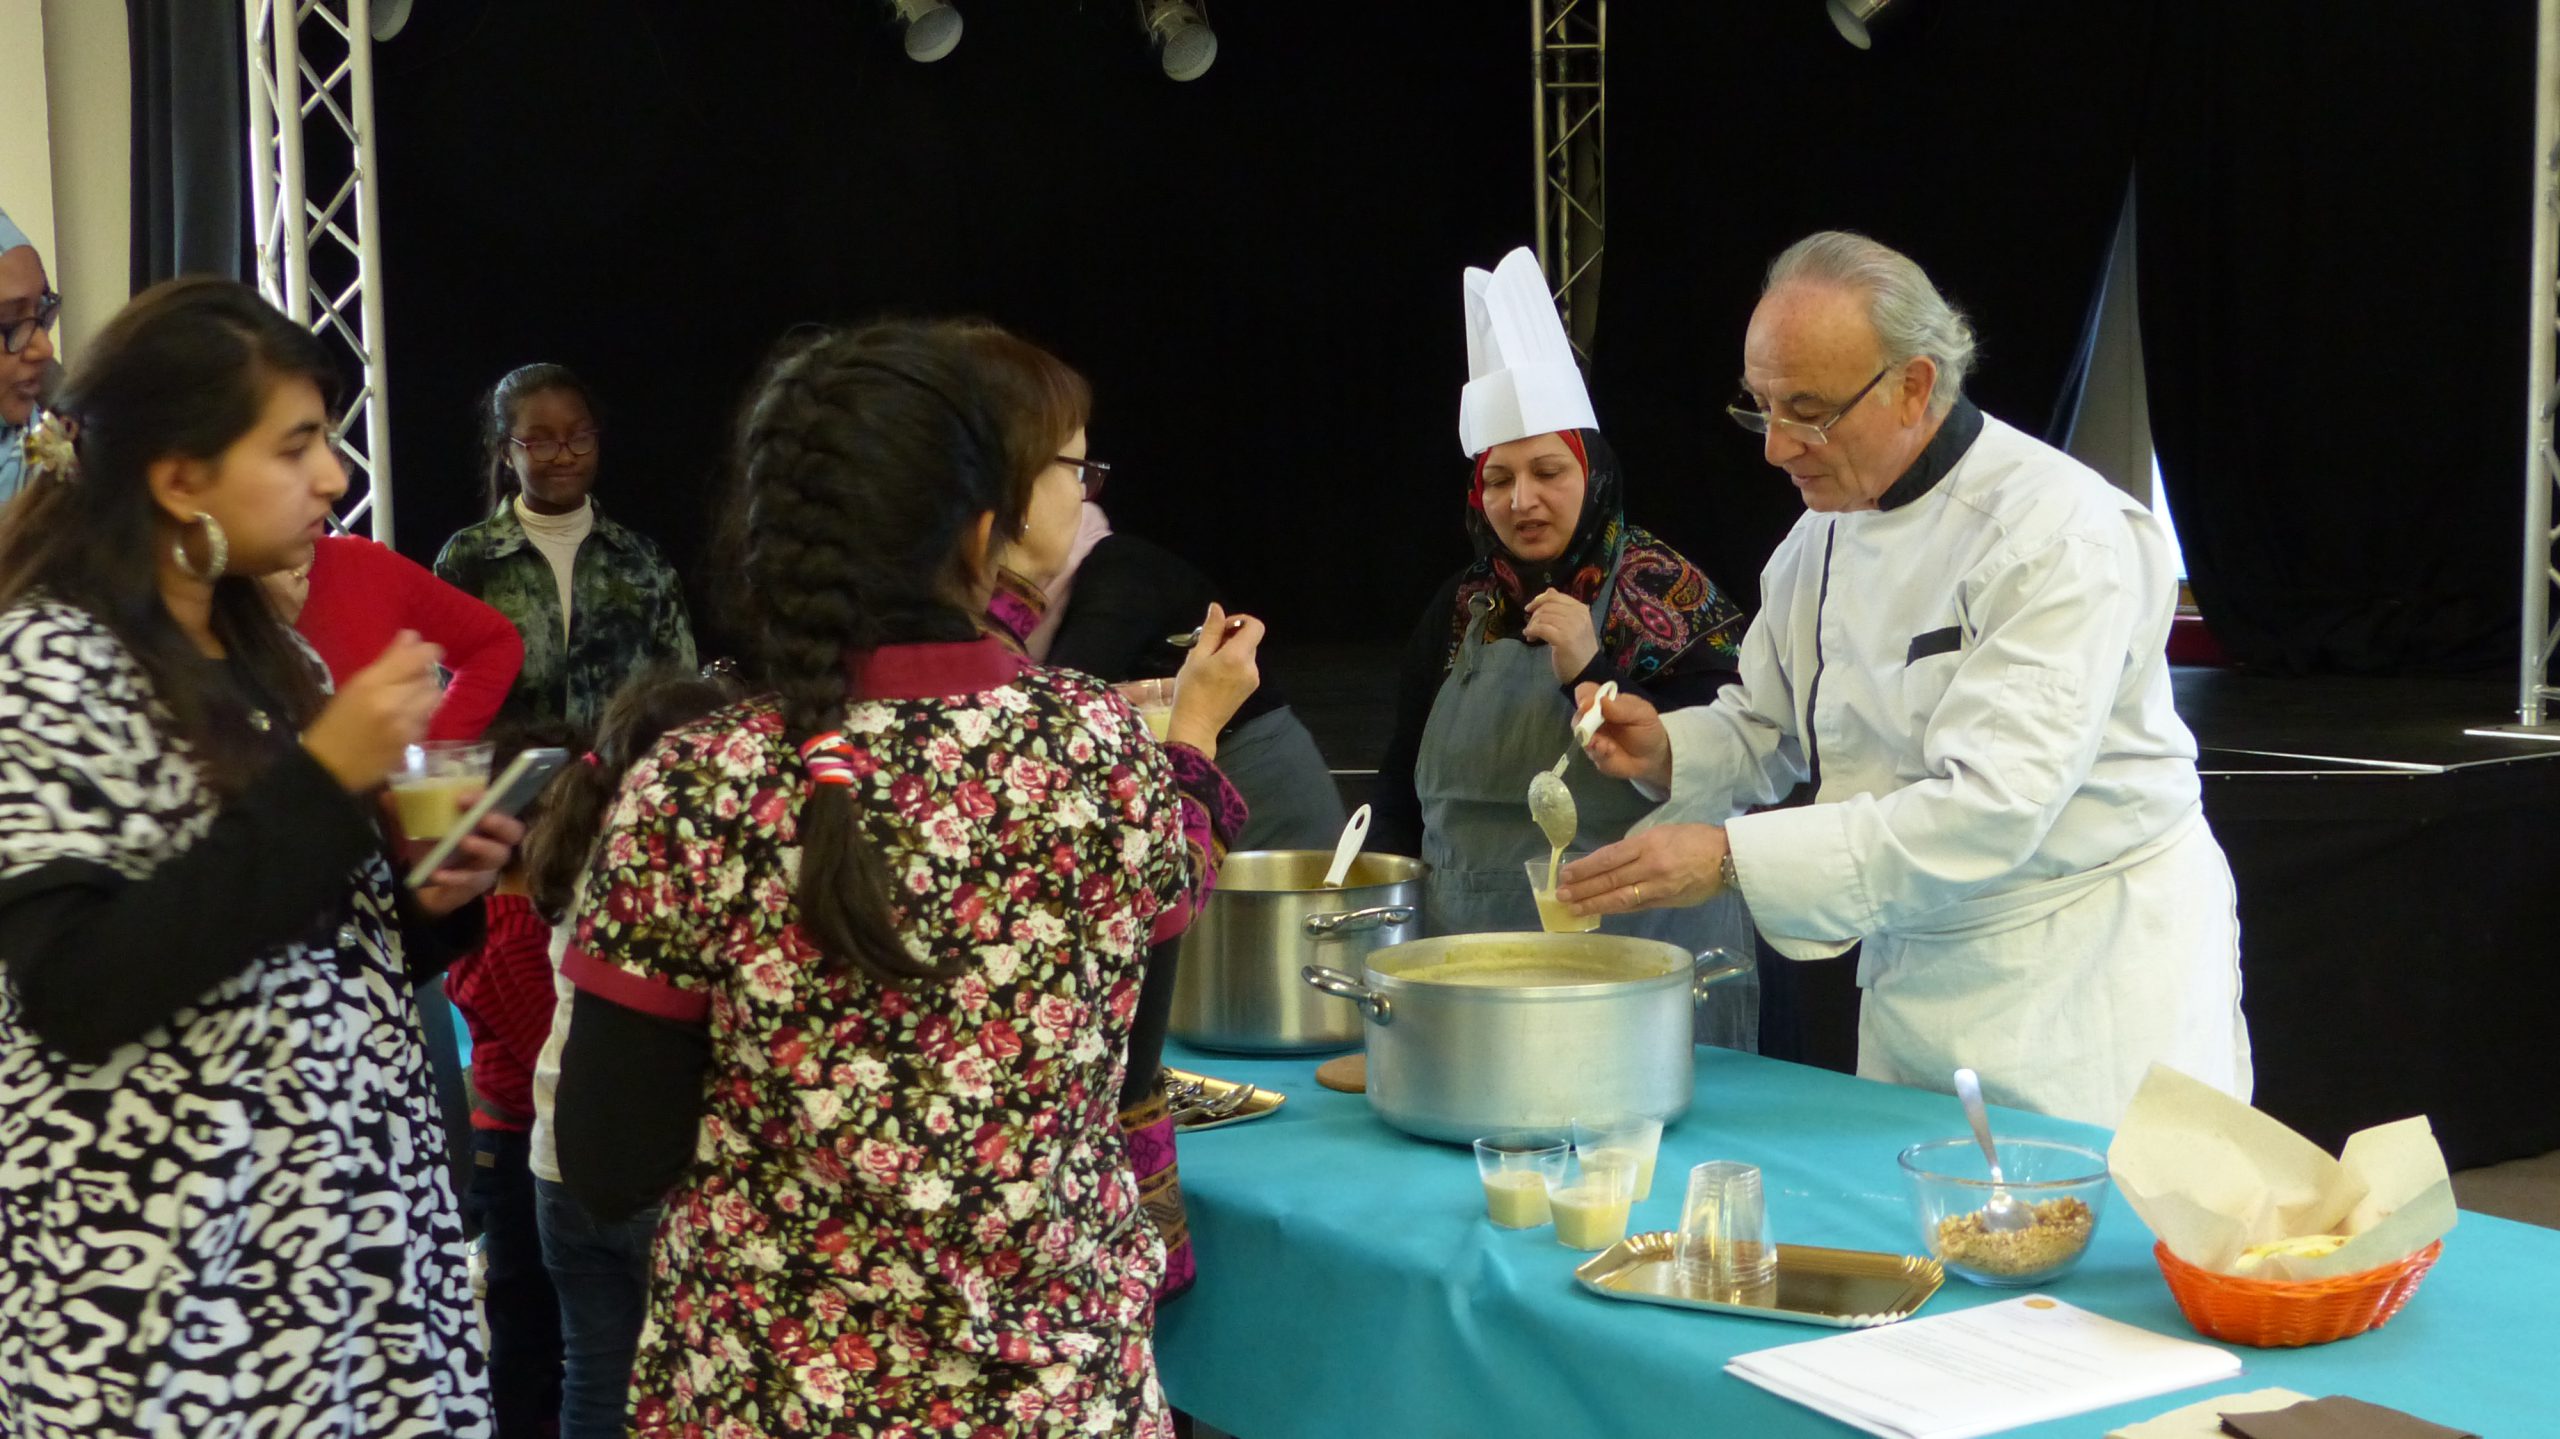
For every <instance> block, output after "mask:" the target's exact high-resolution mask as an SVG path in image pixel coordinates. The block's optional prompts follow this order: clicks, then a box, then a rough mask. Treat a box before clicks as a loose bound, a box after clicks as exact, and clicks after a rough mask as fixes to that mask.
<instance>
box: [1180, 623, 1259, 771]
mask: <svg viewBox="0 0 2560 1439" xmlns="http://www.w3.org/2000/svg"><path fill="white" fill-rule="evenodd" d="M1262 634H1263V629H1262V621H1260V620H1258V619H1255V618H1254V617H1253V616H1251V615H1235V616H1232V617H1231V616H1229V615H1228V614H1227V612H1226V610H1225V609H1224V608H1222V607H1221V606H1218V605H1216V604H1212V605H1210V606H1209V615H1208V618H1207V619H1205V620H1203V621H1202V622H1201V625H1200V636H1201V638H1200V642H1199V643H1198V644H1196V645H1193V646H1192V647H1191V653H1190V654H1189V655H1188V656H1186V657H1185V658H1184V659H1183V661H1182V672H1181V673H1180V674H1178V675H1175V676H1174V681H1173V717H1172V718H1171V719H1170V720H1168V721H1166V723H1165V727H1164V738H1165V743H1167V744H1186V745H1189V746H1191V747H1192V748H1193V749H1196V750H1198V751H1200V753H1202V754H1204V755H1207V756H1208V757H1209V758H1211V759H1216V758H1217V757H1218V732H1219V731H1220V730H1223V729H1225V728H1226V727H1227V722H1228V721H1229V720H1232V719H1234V718H1235V717H1236V711H1237V710H1238V709H1239V708H1241V707H1242V706H1243V704H1244V702H1245V701H1246V700H1247V699H1248V698H1250V697H1251V696H1252V694H1253V692H1254V691H1255V690H1256V689H1258V688H1260V687H1261V684H1262V671H1261V670H1260V668H1259V667H1258V666H1257V665H1256V664H1255V662H1254V660H1255V652H1256V651H1257V650H1258V649H1260V647H1261V645H1262Z"/></svg>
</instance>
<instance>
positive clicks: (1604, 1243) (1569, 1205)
mask: <svg viewBox="0 0 2560 1439" xmlns="http://www.w3.org/2000/svg"><path fill="white" fill-rule="evenodd" d="M1635 1198H1636V1166H1635V1163H1634V1161H1633V1160H1631V1159H1629V1158H1628V1157H1627V1156H1625V1155H1624V1154H1620V1153H1615V1152H1603V1153H1598V1154H1592V1155H1588V1156H1586V1155H1584V1154H1581V1153H1580V1152H1576V1153H1575V1154H1574V1155H1573V1156H1572V1157H1571V1158H1569V1159H1568V1160H1566V1161H1565V1173H1564V1184H1563V1187H1561V1188H1559V1189H1557V1190H1555V1191H1554V1192H1553V1193H1551V1194H1549V1195H1548V1196H1547V1205H1548V1207H1549V1208H1550V1209H1552V1210H1554V1211H1555V1224H1556V1242H1557V1243H1558V1244H1561V1245H1563V1246H1564V1247H1565V1248H1567V1249H1585V1250H1597V1249H1606V1248H1608V1247H1609V1246H1610V1245H1612V1244H1615V1243H1617V1242H1618V1241H1619V1240H1621V1239H1624V1238H1626V1237H1627V1209H1628V1207H1629V1206H1630V1205H1632V1204H1634V1203H1635Z"/></svg>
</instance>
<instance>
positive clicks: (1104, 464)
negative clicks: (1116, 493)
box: [1057, 455, 1111, 500]
mask: <svg viewBox="0 0 2560 1439" xmlns="http://www.w3.org/2000/svg"><path fill="white" fill-rule="evenodd" d="M1057 461H1058V463H1059V464H1062V465H1064V466H1066V467H1067V468H1068V469H1071V470H1073V471H1075V472H1076V480H1077V482H1078V483H1080V484H1082V485H1083V486H1084V497H1085V498H1086V499H1088V500H1096V499H1100V498H1102V486H1103V482H1104V481H1106V480H1108V479H1110V478H1111V464H1110V462H1109V461H1107V460H1079V459H1076V458H1074V457H1073V456H1071V455H1059V456H1058V457H1057Z"/></svg>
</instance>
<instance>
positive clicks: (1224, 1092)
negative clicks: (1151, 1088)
mask: <svg viewBox="0 0 2560 1439" xmlns="http://www.w3.org/2000/svg"><path fill="white" fill-rule="evenodd" d="M1164 1078H1165V1083H1166V1084H1167V1085H1168V1086H1170V1085H1175V1084H1196V1085H1199V1086H1200V1100H1201V1102H1202V1103H1206V1104H1216V1103H1217V1102H1218V1101H1219V1100H1221V1099H1223V1098H1225V1097H1226V1096H1228V1095H1230V1094H1233V1093H1235V1092H1236V1091H1237V1090H1239V1089H1242V1088H1244V1087H1245V1086H1243V1085H1241V1084H1238V1083H1236V1082H1235V1081H1234V1080H1232V1079H1219V1078H1216V1077H1215V1076H1213V1075H1207V1074H1194V1073H1192V1072H1191V1071H1190V1070H1188V1069H1176V1068H1174V1067H1173V1066H1171V1065H1166V1066H1165V1070H1164ZM1288 1102H1289V1097H1288V1096H1287V1095H1285V1094H1282V1093H1281V1092H1280V1091H1278V1090H1276V1089H1256V1090H1255V1091H1254V1092H1253V1097H1252V1098H1250V1099H1248V1100H1246V1101H1244V1102H1243V1103H1242V1104H1240V1105H1238V1106H1236V1108H1235V1111H1234V1112H1233V1113H1231V1114H1227V1115H1223V1116H1221V1117H1219V1118H1217V1119H1191V1120H1184V1121H1181V1122H1179V1123H1177V1124H1175V1125H1174V1126H1173V1128H1174V1132H1175V1133H1177V1134H1198V1133H1199V1132H1200V1131H1202V1130H1204V1129H1224V1128H1226V1127H1227V1126H1228V1125H1230V1124H1242V1123H1244V1122H1245V1121H1246V1120H1249V1119H1260V1118H1261V1117H1262V1116H1264V1115H1266V1114H1269V1113H1270V1112H1271V1111H1273V1110H1275V1109H1278V1108H1279V1107H1280V1106H1281V1105H1283V1104H1286V1103H1288Z"/></svg>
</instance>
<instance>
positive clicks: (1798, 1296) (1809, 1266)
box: [1573, 1229, 1947, 1329]
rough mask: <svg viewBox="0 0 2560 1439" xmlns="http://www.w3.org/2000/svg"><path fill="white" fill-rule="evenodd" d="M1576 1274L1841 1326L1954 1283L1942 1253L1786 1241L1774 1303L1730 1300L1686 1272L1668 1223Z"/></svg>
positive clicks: (1644, 1298)
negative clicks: (1938, 1256) (1939, 1257)
mask: <svg viewBox="0 0 2560 1439" xmlns="http://www.w3.org/2000/svg"><path fill="white" fill-rule="evenodd" d="M1573 1277H1574V1278H1575V1279H1576V1280H1578V1281H1580V1282H1581V1284H1582V1287H1583V1288H1585V1289H1588V1290H1590V1291H1591V1292H1592V1293H1594V1294H1597V1295H1599V1296H1601V1297H1602V1298H1604V1299H1632V1300H1634V1301H1636V1302H1637V1303H1639V1304H1667V1305H1670V1306H1671V1307H1672V1308H1675V1309H1706V1310H1712V1311H1714V1312H1715V1313H1718V1314H1743V1315H1748V1316H1750V1317H1752V1318H1754V1319H1783V1320H1785V1321H1787V1322H1788V1323H1790V1324H1821V1325H1826V1326H1828V1327H1830V1328H1833V1329H1872V1328H1874V1327H1875V1326H1877V1325H1879V1324H1892V1323H1896V1322H1898V1321H1900V1320H1904V1319H1908V1318H1910V1317H1911V1316H1912V1315H1914V1314H1917V1313H1919V1312H1920V1306H1921V1305H1923V1304H1926V1303H1928V1302H1929V1296H1930V1295H1932V1294H1935V1293H1937V1292H1938V1286H1939V1285H1941V1284H1943V1283H1945V1282H1946V1278H1947V1272H1946V1270H1945V1269H1944V1268H1942V1267H1941V1266H1940V1265H1939V1263H1938V1261H1936V1260H1934V1259H1919V1258H1915V1257H1913V1256H1911V1255H1908V1254H1876V1253H1871V1252H1869V1251H1867V1250H1863V1249H1819V1248H1816V1247H1814V1246H1812V1245H1808V1244H1781V1245H1779V1246H1778V1284H1777V1290H1776V1293H1775V1294H1774V1295H1772V1296H1771V1299H1770V1302H1769V1303H1767V1304H1765V1305H1761V1304H1727V1303H1722V1302H1719V1301H1717V1300H1713V1299H1709V1298H1707V1297H1705V1295H1704V1293H1703V1291H1701V1290H1700V1289H1699V1288H1698V1287H1697V1286H1696V1285H1694V1284H1693V1283H1692V1282H1691V1281H1690V1279H1689V1276H1688V1275H1686V1274H1684V1273H1682V1272H1681V1268H1680V1236H1679V1234H1678V1233H1677V1232H1676V1231H1673V1230H1668V1229H1665V1230H1657V1231H1655V1232H1654V1233H1651V1234H1630V1235H1628V1236H1627V1237H1626V1238H1624V1239H1622V1240H1620V1241H1618V1242H1617V1243H1616V1244H1613V1245H1611V1246H1610V1247H1609V1248H1607V1249H1604V1250H1602V1251H1601V1252H1600V1253H1599V1254H1597V1255H1595V1256H1593V1257H1592V1258H1590V1259H1588V1260H1585V1261H1584V1262H1583V1264H1582V1266H1581V1267H1580V1268H1578V1269H1576V1270H1574V1271H1573Z"/></svg>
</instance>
